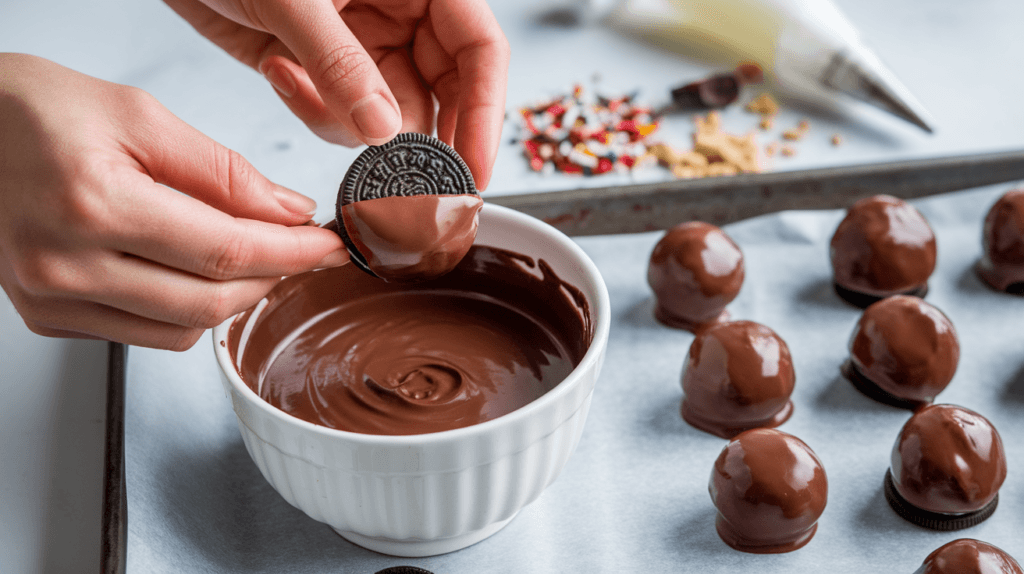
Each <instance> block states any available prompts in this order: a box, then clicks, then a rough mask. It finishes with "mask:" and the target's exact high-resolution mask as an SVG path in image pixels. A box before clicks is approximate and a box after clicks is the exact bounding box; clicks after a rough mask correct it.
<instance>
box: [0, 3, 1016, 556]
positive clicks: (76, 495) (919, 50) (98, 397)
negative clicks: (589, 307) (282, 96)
mask: <svg viewBox="0 0 1024 574" xmlns="http://www.w3.org/2000/svg"><path fill="white" fill-rule="evenodd" d="M543 4H544V3H543V2H541V1H539V0H529V1H524V2H507V1H500V2H499V1H497V0H494V1H493V2H492V6H493V8H494V10H495V12H496V13H497V15H498V17H499V20H500V21H501V22H502V25H503V27H504V29H505V31H506V34H507V35H508V36H509V39H510V41H511V43H512V46H513V60H512V65H511V68H510V76H511V77H510V87H509V97H508V105H509V109H510V110H515V109H516V108H517V107H519V106H521V105H525V104H529V103H532V102H535V101H538V100H541V99H543V98H544V97H545V96H547V95H552V94H556V93H560V92H564V91H566V90H568V89H569V88H570V87H571V85H572V84H573V83H576V82H580V83H583V84H584V85H588V86H589V85H591V84H590V82H591V77H592V76H593V75H594V74H595V73H598V74H600V76H601V80H600V82H599V84H598V86H599V87H600V88H601V89H603V90H605V91H607V92H626V91H630V90H633V89H636V88H640V90H641V97H645V98H648V99H649V100H650V101H652V102H656V101H660V100H662V99H663V97H664V93H665V90H666V88H667V87H669V86H674V85H678V84H679V83H681V82H683V81H686V80H690V79H694V78H696V77H700V76H701V75H703V74H704V73H705V72H706V70H705V69H704V68H702V67H700V66H698V65H696V64H693V63H689V62H687V61H685V60H681V59H679V58H677V57H676V56H673V55H671V54H668V53H663V52H657V51H652V50H651V49H650V48H648V47H646V46H643V45H641V44H638V43H636V42H634V41H632V40H629V39H627V38H623V37H620V36H618V35H616V34H614V33H613V32H610V31H608V30H604V29H600V28H587V29H580V30H561V29H555V28H538V27H537V26H536V25H535V24H534V23H533V22H534V21H533V19H532V18H531V16H533V15H535V14H536V13H538V12H539V10H540V8H539V7H540V6H542V5H543ZM839 4H840V5H841V6H842V8H843V9H844V10H845V11H846V13H847V14H848V15H849V16H850V19H851V20H852V21H853V22H854V24H855V25H856V26H857V27H858V28H859V29H860V31H861V33H862V35H863V37H864V38H865V40H866V41H867V43H868V44H869V45H870V46H872V47H873V48H874V49H875V51H876V52H877V53H878V54H879V56H880V57H881V58H882V60H883V61H885V62H886V63H887V64H889V66H890V67H891V68H892V69H893V70H894V71H895V72H896V74H897V76H899V77H900V78H901V79H902V80H903V82H904V83H905V84H906V85H907V87H908V88H909V89H910V90H911V92H913V93H914V94H915V95H916V96H917V97H918V99H920V100H921V102H922V103H923V104H924V105H925V107H926V108H928V109H929V111H930V112H931V114H932V115H933V116H934V117H935V119H936V123H937V126H938V130H937V133H936V134H935V135H934V136H927V135H925V134H924V133H923V132H920V131H918V130H917V129H916V128H914V127H912V126H909V125H907V124H904V123H902V122H901V121H899V120H896V119H892V118H889V117H887V116H885V115H884V114H882V113H880V112H876V111H874V110H869V109H866V108H864V107H863V106H858V105H853V106H850V107H849V114H848V115H842V114H841V115H829V114H821V113H819V112H814V111H813V110H800V109H790V108H787V110H786V111H785V112H784V114H783V115H782V116H780V118H779V120H778V125H779V129H784V127H789V126H788V124H789V123H792V124H794V125H795V123H796V120H797V119H799V118H802V117H809V118H811V121H812V126H813V130H814V131H813V132H812V136H811V137H809V138H808V140H807V141H804V142H801V143H800V144H799V153H798V155H797V156H796V157H794V158H789V159H785V160H783V159H781V158H780V159H777V160H776V161H775V164H774V167H775V169H799V168H805V167H823V166H827V165H839V164H849V163H861V162H873V161H886V160H891V159H900V158H913V157H931V156H945V155H956V154H962V153H973V152H982V151H995V150H1005V149H1013V148H1020V147H1024V145H1022V144H1024V135H1022V134H1024V106H1021V105H1020V103H1019V102H1020V99H1021V94H1024V75H1021V74H1018V73H1016V70H1015V69H1014V68H1013V67H1012V66H1014V65H1015V64H1016V63H1017V62H1019V60H1020V58H1021V56H1024V36H1022V35H1021V34H1020V32H1019V24H1020V22H1022V21H1024V3H1020V2H1017V1H1016V0H978V1H976V2H973V3H970V4H968V3H967V2H953V1H951V0H935V1H930V2H925V1H920V0H903V1H895V2H894V1H883V0H862V1H859V2H855V1H853V0H841V1H840V2H839ZM0 50H2V51H16V52H26V53H31V54H35V55H39V56H43V57H46V58H49V59H52V60H54V61H56V62H58V63H60V64H63V65H65V66H68V67H71V68H73V69H76V70H78V71H81V72H84V73H87V74H91V75H94V76H97V77H100V78H103V79H106V80H110V81H115V82H121V83H127V84H132V85H135V86H138V87H141V88H144V89H146V90H147V91H149V92H150V93H152V94H153V95H155V96H156V97H157V98H158V99H159V100H160V101H161V102H162V103H163V104H164V105H165V106H167V107H168V108H169V109H170V110H171V111H172V112H174V113H175V114H177V115H178V116H180V117H182V118H183V119H184V120H186V121H188V122H189V123H191V124H192V125H194V126H196V127H197V128H199V129H200V130H202V131H203V132H205V133H206V134H208V135H210V136H211V137H213V138H215V139H217V140H218V141H220V142H221V143H223V144H225V145H227V146H229V147H232V148H234V149H236V150H238V151H240V152H241V153H242V154H243V155H244V156H245V157H246V158H248V159H249V160H250V161H251V162H252V163H253V164H254V165H255V166H256V167H257V168H258V169H260V170H261V171H262V172H263V173H265V174H266V175H267V176H269V177H270V178H272V179H274V180H275V181H278V182H280V183H282V184H284V185H287V186H290V187H292V188H294V189H296V190H299V191H301V192H303V193H306V194H308V195H310V196H312V197H314V198H315V199H317V200H318V201H319V202H320V205H321V212H320V213H321V215H320V217H318V219H324V218H325V217H326V216H327V215H328V214H329V213H331V212H332V211H333V202H334V194H335V192H336V188H337V184H338V182H339V181H340V180H341V177H342V175H343V173H344V171H345V169H346V168H347V166H348V164H349V162H350V161H351V160H352V159H353V158H354V157H355V155H356V153H357V152H358V150H355V151H353V150H342V149H339V148H336V147H334V146H330V145H328V144H325V143H323V142H321V141H320V140H318V139H317V138H315V137H314V136H312V135H311V134H309V133H308V132H307V131H306V130H305V128H304V126H302V124H301V123H300V122H299V121H298V120H296V119H294V118H293V117H292V116H291V115H290V114H289V112H288V111H287V110H286V109H285V107H284V106H283V105H281V104H280V102H279V101H278V100H277V97H276V96H275V95H274V94H273V92H272V90H271V89H270V87H269V86H268V85H267V84H266V83H265V82H264V81H263V80H262V78H260V76H259V75H258V74H256V73H255V72H252V71H251V70H248V69H246V68H244V67H242V66H241V65H238V64H236V63H235V62H234V61H233V60H232V59H231V58H230V57H228V56H226V55H224V54H222V53H221V52H220V51H219V50H218V49H217V48H215V47H214V46H213V45H211V44H210V43H209V42H207V41H206V40H204V39H203V38H201V37H200V36H198V35H197V34H196V33H195V32H194V31H193V30H192V29H191V28H190V27H189V26H188V25H187V24H186V23H185V22H184V21H182V20H181V19H180V18H178V17H177V16H176V15H175V14H174V13H172V12H171V11H170V10H169V9H168V8H166V7H165V6H164V5H163V4H162V3H160V2H158V1H156V0H146V1H141V2H118V1H115V0H95V1H93V2H70V1H67V0H62V1H58V2H56V3H50V4H48V5H47V7H46V8H45V9H44V8H42V7H41V6H40V5H39V3H38V2H33V1H30V0H5V1H4V2H3V5H2V6H0ZM751 118H752V117H751V116H749V115H747V114H744V113H743V112H741V111H740V110H738V109H734V110H729V111H727V112H726V113H725V120H726V126H727V128H729V129H731V130H733V131H745V130H746V129H749V128H750V127H752V126H753V122H754V121H753V120H752V119H751ZM835 132H839V133H842V134H843V136H844V138H845V140H846V143H845V144H844V145H843V146H842V147H839V148H832V147H831V146H830V145H828V143H827V140H828V137H830V136H831V134H832V133H835ZM510 135H511V132H508V136H510ZM662 135H663V137H664V138H665V139H667V140H669V141H675V142H677V143H682V142H685V141H686V140H687V138H688V137H689V131H688V129H687V127H686V122H685V120H678V121H676V120H673V121H671V122H667V123H666V124H665V126H664V127H663V130H662ZM505 139H506V140H507V139H508V137H506V138H505ZM616 177H618V178H619V179H611V178H607V179H601V178H594V179H591V180H580V179H573V178H565V177H557V178H543V177H541V176H538V175H535V174H532V173H529V172H528V170H527V169H526V168H525V163H524V162H523V161H522V159H521V158H520V157H519V151H518V150H517V149H516V148H514V147H513V146H510V145H505V146H503V148H502V150H501V151H500V153H499V159H498V165H497V167H496V177H495V179H494V183H493V184H492V186H491V189H490V190H489V192H490V193H493V194H499V193H514V192H517V191H527V190H529V191H534V190H541V189H548V188H551V189H556V188H568V187H575V186H578V185H581V184H582V185H608V184H612V183H616V182H627V181H632V180H631V179H630V178H629V177H628V176H616ZM641 177H660V176H659V175H657V174H653V175H651V174H648V175H644V176H641ZM106 348H107V347H106V344H104V343H100V342H94V341H88V342H84V341H62V340H51V339H45V338H42V337H38V336H36V335H34V334H32V333H31V332H29V331H28V330H27V329H26V328H25V326H24V324H23V323H22V322H21V320H20V319H19V317H18V316H17V313H16V312H15V311H14V309H13V307H12V305H11V304H10V302H9V301H8V300H7V299H6V298H3V297H0V393H3V396H4V398H5V400H4V401H2V402H0V457H2V464H0V570H2V571H4V572H78V571H82V572H95V571H96V570H97V565H98V562H99V550H100V549H99V541H100V536H99V526H100V506H101V505H100V496H101V486H102V480H101V479H102V456H103V420H104V404H105V403H104V389H105V368H106V367H105V361H106Z"/></svg>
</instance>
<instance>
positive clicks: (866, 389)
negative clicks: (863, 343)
mask: <svg viewBox="0 0 1024 574" xmlns="http://www.w3.org/2000/svg"><path fill="white" fill-rule="evenodd" d="M839 372H840V373H842V375H843V377H844V378H845V379H846V380H847V381H850V383H852V384H853V387H854V388H855V389H857V390H858V391H860V392H861V394H862V395H864V396H865V397H867V398H869V399H873V400H876V401H878V402H880V403H883V404H886V405H889V406H891V407H896V408H899V409H907V410H909V411H912V410H914V409H916V408H917V407H919V406H921V403H920V402H918V401H912V400H907V399H901V398H899V397H897V396H896V395H894V394H892V393H889V392H887V391H885V390H884V389H882V387H880V386H878V385H877V384H875V382H874V381H872V380H871V379H869V378H867V377H865V376H864V373H862V372H860V369H858V368H857V365H855V364H853V361H851V360H849V359H847V360H846V362H844V363H843V366H841V367H839Z"/></svg>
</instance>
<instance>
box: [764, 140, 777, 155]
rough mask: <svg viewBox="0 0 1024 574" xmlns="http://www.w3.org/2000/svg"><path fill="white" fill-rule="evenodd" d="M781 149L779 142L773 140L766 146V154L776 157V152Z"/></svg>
mask: <svg viewBox="0 0 1024 574" xmlns="http://www.w3.org/2000/svg"><path fill="white" fill-rule="evenodd" d="M778 151H779V144H778V142H772V143H770V144H768V145H766V146H764V155H766V156H768V157H775V154H776V153H777V152H778Z"/></svg>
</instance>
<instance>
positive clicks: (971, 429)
mask: <svg viewBox="0 0 1024 574" xmlns="http://www.w3.org/2000/svg"><path fill="white" fill-rule="evenodd" d="M891 461H892V462H891V464H890V467H889V469H888V471H887V472H886V473H885V483H884V490H885V499H886V501H888V503H889V506H891V507H892V509H893V510H894V511H896V514H898V515H900V516H901V517H902V518H904V519H905V520H907V521H909V522H912V523H914V524H917V525H918V526H923V527H925V528H930V529H933V530H942V531H949V530H959V529H961V528H968V527H970V526H974V525H975V524H978V523H979V522H981V521H983V520H985V519H987V518H988V517H989V516H992V513H993V512H995V510H996V507H997V506H998V504H999V488H1000V487H1001V486H1002V484H1003V481H1004V480H1006V453H1005V451H1004V449H1003V442H1002V439H1001V438H1000V437H999V433H998V432H996V429H995V427H993V426H992V423H990V422H989V421H988V419H986V418H985V417H983V416H981V415H980V414H978V413H976V412H974V411H971V410H969V409H965V408H963V407H958V406H955V405H929V406H926V407H923V408H921V409H920V410H918V411H917V412H916V413H914V415H913V416H912V417H910V420H908V421H907V422H906V424H904V425H903V429H902V430H901V431H900V434H899V436H898V437H897V438H896V444H895V445H894V446H893V449H892V455H891Z"/></svg>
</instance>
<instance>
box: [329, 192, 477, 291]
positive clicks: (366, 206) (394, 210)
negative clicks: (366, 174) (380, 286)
mask: <svg viewBox="0 0 1024 574" xmlns="http://www.w3.org/2000/svg"><path fill="white" fill-rule="evenodd" d="M481 207H483V200H482V199H480V196H479V195H473V194H464V195H410V196H394V197H381V198H378V199H365V200H362V201H356V202H354V203H350V204H348V205H344V206H342V207H341V208H340V213H341V222H342V223H343V224H344V226H345V230H346V232H347V234H348V237H349V239H350V240H351V242H352V245H353V246H354V247H355V249H356V250H357V252H358V255H359V256H361V257H362V258H363V260H364V261H365V264H366V266H367V267H369V270H370V271H372V272H373V274H375V275H376V276H377V277H380V278H381V279H384V280H385V281H398V282H416V281H425V280H427V279H432V278H435V277H440V276H442V275H444V274H445V273H448V272H449V271H451V270H452V269H454V268H455V266H456V265H457V264H458V263H459V261H462V258H463V257H465V255H466V252H467V251H469V247H470V246H471V245H472V244H473V240H475V239H476V230H477V224H478V220H479V213H480V208H481Z"/></svg>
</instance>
